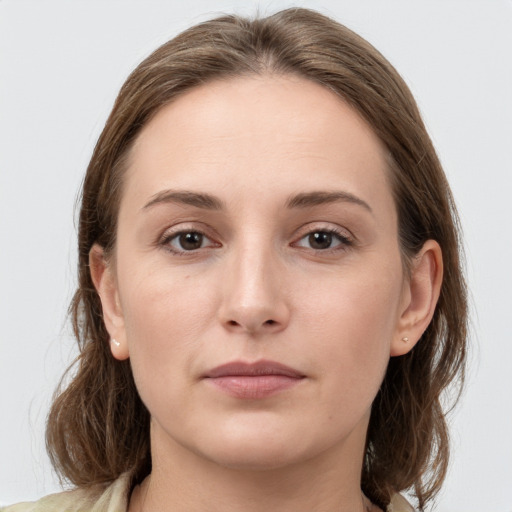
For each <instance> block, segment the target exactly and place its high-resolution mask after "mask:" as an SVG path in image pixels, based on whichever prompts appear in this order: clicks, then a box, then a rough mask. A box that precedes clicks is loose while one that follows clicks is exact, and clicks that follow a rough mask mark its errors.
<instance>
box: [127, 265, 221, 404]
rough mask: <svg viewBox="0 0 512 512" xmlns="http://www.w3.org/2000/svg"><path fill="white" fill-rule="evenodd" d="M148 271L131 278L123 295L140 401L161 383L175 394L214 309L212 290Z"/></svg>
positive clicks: (190, 279) (185, 276) (175, 276)
mask: <svg viewBox="0 0 512 512" xmlns="http://www.w3.org/2000/svg"><path fill="white" fill-rule="evenodd" d="M150 267H151V271H149V272H144V270H139V271H137V273H135V274H134V273H132V274H131V278H130V280H129V281H124V282H125V283H129V284H128V285H126V286H125V288H124V289H123V290H122V297H123V299H124V300H123V303H122V309H123V315H124V320H125V330H126V338H127V343H128V347H129V351H130V360H131V365H132V369H133V373H134V377H135V380H136V383H137V387H138V389H139V392H140V393H141V396H142V398H143V400H145V398H149V397H145V396H144V395H147V394H148V393H153V392H154V389H158V388H159V386H163V384H164V382H165V383H166V384H165V386H166V388H167V389H172V388H173V387H174V389H176V390H179V387H180V386H181V385H182V384H183V382H182V379H180V377H181V376H182V375H183V374H184V373H185V374H191V371H190V370H191V368H192V366H193V363H194V361H195V360H196V359H197V356H198V355H199V353H200V351H201V345H200V340H201V339H202V338H203V336H202V333H203V332H204V330H205V329H206V328H207V325H209V324H210V323H211V321H212V316H213V315H214V313H215V310H216V307H217V306H216V297H215V296H214V290H215V287H211V286H208V285H207V283H205V282H203V283H202V285H201V286H198V282H197V279H196V278H194V276H190V275H189V274H187V273H179V272H170V271H169V269H168V268H167V269H165V268H161V269H159V268H157V267H156V266H154V265H153V266H150ZM169 385H171V387H169Z"/></svg>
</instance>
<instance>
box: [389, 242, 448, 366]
mask: <svg viewBox="0 0 512 512" xmlns="http://www.w3.org/2000/svg"><path fill="white" fill-rule="evenodd" d="M442 280H443V255H442V251H441V247H440V246H439V244H438V243H437V242H436V241H435V240H427V241H426V242H425V244H424V245H423V247H422V249H421V251H420V252H419V253H418V254H417V255H416V256H415V257H414V260H413V262H412V267H411V272H410V278H409V279H408V281H407V283H406V285H405V289H404V293H403V296H404V300H403V303H402V307H401V312H400V317H399V319H398V324H397V328H396V332H395V336H394V339H393V340H392V342H391V351H390V355H391V356H401V355H404V354H406V353H407V352H409V351H410V350H411V349H412V348H413V347H414V345H416V343H417V342H418V341H419V339H420V338H421V335H422V334H423V332H424V331H425V329H426V328H427V327H428V325H429V323H430V321H431V320H432V317H433V316H434V312H435V309H436V305H437V301H438V299H439V294H440V293H441V284H442Z"/></svg>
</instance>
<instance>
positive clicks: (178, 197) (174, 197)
mask: <svg viewBox="0 0 512 512" xmlns="http://www.w3.org/2000/svg"><path fill="white" fill-rule="evenodd" d="M162 203H164V204H165V203H177V204H182V205H188V206H195V207H196V208H203V209H205V210H222V209H223V208H224V203H223V202H222V201H221V200H220V199H219V198H217V197H215V196H212V195H210V194H203V193H199V192H189V191H186V190H164V191H163V192H158V193H157V194H155V195H154V196H153V197H152V198H151V200H150V201H149V202H148V203H147V204H145V205H144V207H143V210H145V209H147V208H150V207H151V206H154V205H156V204H162Z"/></svg>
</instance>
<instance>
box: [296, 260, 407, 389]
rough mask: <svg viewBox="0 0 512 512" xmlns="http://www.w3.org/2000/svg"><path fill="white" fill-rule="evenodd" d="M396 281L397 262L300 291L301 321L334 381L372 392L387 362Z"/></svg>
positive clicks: (396, 302)
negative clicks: (394, 264) (307, 292)
mask: <svg viewBox="0 0 512 512" xmlns="http://www.w3.org/2000/svg"><path fill="white" fill-rule="evenodd" d="M401 283H402V275H401V267H400V266H398V265H396V266H394V267H389V266H388V267H385V268H384V267H383V266H382V265H375V266H374V267H373V269H372V268H371V267H366V269H365V272H360V271H358V270H357V269H353V272H352V271H351V272H346V273H345V274H344V275H343V276H337V278H336V279H328V280H326V281H325V282H322V281H320V282H316V292H315V293H310V294H304V295H303V296H302V298H301V299H300V302H301V303H302V304H303V306H302V308H303V317H304V324H303V327H304V328H308V329H309V332H310V337H311V339H312V340H314V346H315V355H316V354H319V355H320V357H321V361H322V365H323V370H322V371H324V370H326V373H328V374H329V375H332V376H333V379H332V381H331V383H332V384H333V385H338V386H340V389H367V390H369V393H370V395H373V396H374V395H375V394H376V392H377V390H378V388H379V387H380V384H381V382H382V379H383V377H384V373H385V370H386V367H387V364H388V362H389V357H390V343H391V340H392V338H393V336H394V333H395V327H396V322H397V320H398V314H399V304H400V299H401ZM307 326H309V327H307ZM336 381H337V383H336ZM373 396H372V397H371V399H373Z"/></svg>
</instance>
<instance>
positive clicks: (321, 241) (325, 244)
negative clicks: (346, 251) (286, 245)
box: [295, 229, 351, 251]
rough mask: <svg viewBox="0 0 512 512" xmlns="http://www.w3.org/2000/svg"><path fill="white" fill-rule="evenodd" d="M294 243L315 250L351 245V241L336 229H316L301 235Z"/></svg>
mask: <svg viewBox="0 0 512 512" xmlns="http://www.w3.org/2000/svg"><path fill="white" fill-rule="evenodd" d="M295 245H298V246H299V247H306V248H308V249H313V250H315V251H325V250H328V249H336V248H337V247H340V248H341V246H345V247H346V246H349V245H351V241H350V240H349V239H348V238H347V237H346V236H344V235H342V234H341V233H339V232H338V231H336V230H326V229H322V230H320V229H318V230H316V231H311V232H310V233H308V234H307V235H306V236H303V237H302V238H301V239H300V240H299V241H298V242H297V243H296V244H295Z"/></svg>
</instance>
